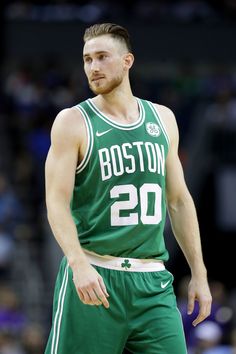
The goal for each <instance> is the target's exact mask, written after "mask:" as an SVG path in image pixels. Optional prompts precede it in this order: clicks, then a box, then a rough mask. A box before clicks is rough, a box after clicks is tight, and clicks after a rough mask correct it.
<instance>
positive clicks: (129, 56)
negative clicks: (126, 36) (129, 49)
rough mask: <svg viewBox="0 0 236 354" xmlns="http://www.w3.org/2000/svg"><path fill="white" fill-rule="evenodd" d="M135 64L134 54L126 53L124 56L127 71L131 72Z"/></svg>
mask: <svg viewBox="0 0 236 354" xmlns="http://www.w3.org/2000/svg"><path fill="white" fill-rule="evenodd" d="M133 63H134V56H133V54H132V53H126V54H124V64H125V68H127V70H129V69H130V68H131V67H132V65H133Z"/></svg>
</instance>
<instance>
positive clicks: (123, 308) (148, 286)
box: [45, 257, 187, 354]
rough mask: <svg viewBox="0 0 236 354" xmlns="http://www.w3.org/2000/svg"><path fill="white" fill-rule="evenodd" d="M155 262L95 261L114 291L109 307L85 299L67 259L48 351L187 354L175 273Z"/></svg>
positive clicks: (51, 353)
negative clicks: (174, 287) (178, 307)
mask: <svg viewBox="0 0 236 354" xmlns="http://www.w3.org/2000/svg"><path fill="white" fill-rule="evenodd" d="M93 258H94V257H93ZM100 258H101V257H100ZM102 258H105V257H102ZM94 259H95V260H96V257H95V258H94ZM90 261H91V260H90ZM139 261H140V262H139ZM153 261H154V262H155V260H151V263H148V261H147V260H134V259H132V258H129V259H127V258H115V257H108V259H105V260H102V261H101V259H98V262H96V261H94V262H93V263H95V265H94V264H93V265H94V267H95V268H96V270H97V271H98V272H99V274H100V275H101V276H102V277H103V280H104V283H105V285H106V288H107V291H108V294H109V295H110V296H109V298H108V301H109V304H110V307H109V308H108V309H106V308H105V307H104V306H102V305H101V306H90V305H85V304H83V303H82V302H81V301H80V299H79V297H78V295H77V292H76V289H75V286H74V283H73V279H72V271H71V269H70V267H69V266H68V264H67V260H66V258H63V260H62V262H61V266H60V270H59V273H58V277H57V280H56V285H55V294H54V303H53V322H52V329H51V332H50V336H49V339H48V343H47V347H46V350H45V354H122V353H123V352H124V353H125V352H128V353H134V354H186V353H187V350H186V343H185V338H184V332H183V325H182V320H181V316H180V313H179V310H178V309H177V306H176V298H175V295H174V291H173V286H172V282H173V276H172V274H171V273H170V272H168V271H167V270H166V269H165V267H164V265H163V264H162V263H160V262H159V264H158V262H157V265H155V264H154V265H153ZM91 263H92V261H91ZM96 263H97V264H99V265H96ZM111 264H113V265H115V268H114V267H112V266H110V265H111ZM150 264H152V270H151V271H150ZM105 266H106V267H105ZM110 268H112V269H110ZM140 269H141V271H140ZM153 269H160V270H153ZM147 270H148V271H147Z"/></svg>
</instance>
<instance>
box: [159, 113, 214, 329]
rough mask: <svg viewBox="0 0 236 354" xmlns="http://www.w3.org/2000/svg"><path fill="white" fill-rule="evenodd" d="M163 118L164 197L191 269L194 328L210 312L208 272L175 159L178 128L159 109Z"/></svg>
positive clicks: (170, 116)
mask: <svg viewBox="0 0 236 354" xmlns="http://www.w3.org/2000/svg"><path fill="white" fill-rule="evenodd" d="M161 111H162V116H163V117H164V121H165V124H166V127H167V130H168V134H169V137H170V150H169V153H168V156H167V161H166V173H167V177H166V194H167V205H168V211H169V215H170V220H171V225H172V229H173V232H174V235H175V237H176V240H177V242H178V244H179V245H180V247H181V249H182V251H183V253H184V255H185V258H186V260H187V262H188V264H189V266H190V269H191V274H192V278H191V281H190V284H189V291H188V313H189V314H191V313H192V312H193V309H194V303H195V301H196V300H197V301H199V307H200V311H199V314H198V316H197V318H196V319H195V320H194V321H193V325H197V324H198V323H200V322H201V321H203V320H204V319H205V318H206V317H207V316H208V315H209V314H210V309H211V294H210V290H209V286H208V282H207V272H206V268H205V265H204V261H203V257H202V248H201V240H200V233H199V226H198V220H197V215H196V210H195V206H194V203H193V200H192V197H191V195H190V193H189V191H188V188H187V186H186V183H185V180H184V174H183V169H182V166H181V163H180V160H179V157H178V142H179V136H178V128H177V124H176V121H175V117H174V115H173V113H172V112H171V111H170V110H169V109H167V108H166V107H161Z"/></svg>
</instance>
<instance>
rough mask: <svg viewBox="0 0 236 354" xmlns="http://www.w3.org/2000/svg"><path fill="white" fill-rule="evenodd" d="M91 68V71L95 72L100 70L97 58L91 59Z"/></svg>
mask: <svg viewBox="0 0 236 354" xmlns="http://www.w3.org/2000/svg"><path fill="white" fill-rule="evenodd" d="M91 70H92V71H95V72H96V71H99V70H100V68H99V63H98V61H97V60H93V61H92V64H91Z"/></svg>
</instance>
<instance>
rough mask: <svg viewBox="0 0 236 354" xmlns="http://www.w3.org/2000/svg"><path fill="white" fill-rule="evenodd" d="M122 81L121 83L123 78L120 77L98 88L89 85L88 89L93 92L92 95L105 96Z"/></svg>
mask: <svg viewBox="0 0 236 354" xmlns="http://www.w3.org/2000/svg"><path fill="white" fill-rule="evenodd" d="M122 81H123V77H122V76H121V75H120V76H117V77H115V78H113V79H112V80H111V81H109V82H108V83H107V84H106V85H104V86H103V85H102V86H100V87H99V86H98V87H94V85H93V84H92V83H89V87H90V89H91V90H92V91H93V93H95V94H96V95H105V94H108V93H111V92H112V91H113V90H114V89H115V88H117V87H118V86H120V84H121V83H122Z"/></svg>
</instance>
